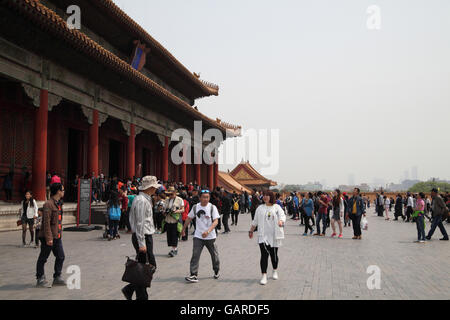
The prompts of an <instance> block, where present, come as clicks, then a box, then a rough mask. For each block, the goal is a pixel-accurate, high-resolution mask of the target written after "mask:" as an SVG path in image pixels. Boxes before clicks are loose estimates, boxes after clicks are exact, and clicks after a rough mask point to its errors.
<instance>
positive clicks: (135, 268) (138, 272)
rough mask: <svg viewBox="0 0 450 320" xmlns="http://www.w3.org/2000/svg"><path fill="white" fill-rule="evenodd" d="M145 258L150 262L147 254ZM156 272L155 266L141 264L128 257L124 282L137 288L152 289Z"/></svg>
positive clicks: (123, 277)
mask: <svg viewBox="0 0 450 320" xmlns="http://www.w3.org/2000/svg"><path fill="white" fill-rule="evenodd" d="M145 256H146V260H147V261H148V256H147V254H145ZM155 271H156V267H155V266H153V265H151V264H148V263H141V262H138V261H136V260H133V259H130V257H127V262H126V263H125V272H124V273H123V276H122V281H124V282H128V283H130V284H132V285H134V286H136V287H145V288H150V286H151V283H152V279H153V274H154V273H155Z"/></svg>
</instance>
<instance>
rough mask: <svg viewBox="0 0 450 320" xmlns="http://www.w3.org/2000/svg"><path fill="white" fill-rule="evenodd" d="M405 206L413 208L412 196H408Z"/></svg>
mask: <svg viewBox="0 0 450 320" xmlns="http://www.w3.org/2000/svg"><path fill="white" fill-rule="evenodd" d="M406 206H407V207H412V208H414V200H413V198H412V197H408V203H407V205H406Z"/></svg>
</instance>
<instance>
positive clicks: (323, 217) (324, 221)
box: [316, 213, 327, 234]
mask: <svg viewBox="0 0 450 320" xmlns="http://www.w3.org/2000/svg"><path fill="white" fill-rule="evenodd" d="M320 220H322V227H323V232H322V233H323V234H325V231H326V230H327V213H318V214H317V221H316V227H317V233H318V234H321V232H320Z"/></svg>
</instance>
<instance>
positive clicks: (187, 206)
mask: <svg viewBox="0 0 450 320" xmlns="http://www.w3.org/2000/svg"><path fill="white" fill-rule="evenodd" d="M180 197H181V199H183V202H184V212H183V213H182V215H181V219H182V220H183V225H184V222H185V221H186V220H187V217H188V214H189V211H190V208H189V202H188V201H187V199H186V198H187V197H186V193H184V192H182V193H181V195H180ZM181 240H182V241H187V240H188V233H187V232H185V235H184V236H183V237H181Z"/></svg>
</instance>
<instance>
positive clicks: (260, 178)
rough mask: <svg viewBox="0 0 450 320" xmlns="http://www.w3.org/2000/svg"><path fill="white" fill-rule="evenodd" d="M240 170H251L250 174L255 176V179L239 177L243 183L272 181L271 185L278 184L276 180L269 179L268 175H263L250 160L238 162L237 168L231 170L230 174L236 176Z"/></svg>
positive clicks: (256, 183)
mask: <svg viewBox="0 0 450 320" xmlns="http://www.w3.org/2000/svg"><path fill="white" fill-rule="evenodd" d="M240 170H245V171H247V172H249V173H250V175H252V176H253V177H254V179H239V182H240V183H243V184H254V185H258V184H268V183H270V185H271V186H276V185H277V183H276V182H275V181H272V180H270V179H267V178H266V177H264V176H263V175H261V174H260V173H259V172H258V171H257V170H256V169H255V168H253V166H252V165H251V164H250V163H249V162H248V161H242V162H241V163H240V164H238V165H237V166H236V168H234V169H233V170H232V171H231V173H230V174H231V175H232V176H233V177H236V175H237V174H238V172H239V171H240Z"/></svg>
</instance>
